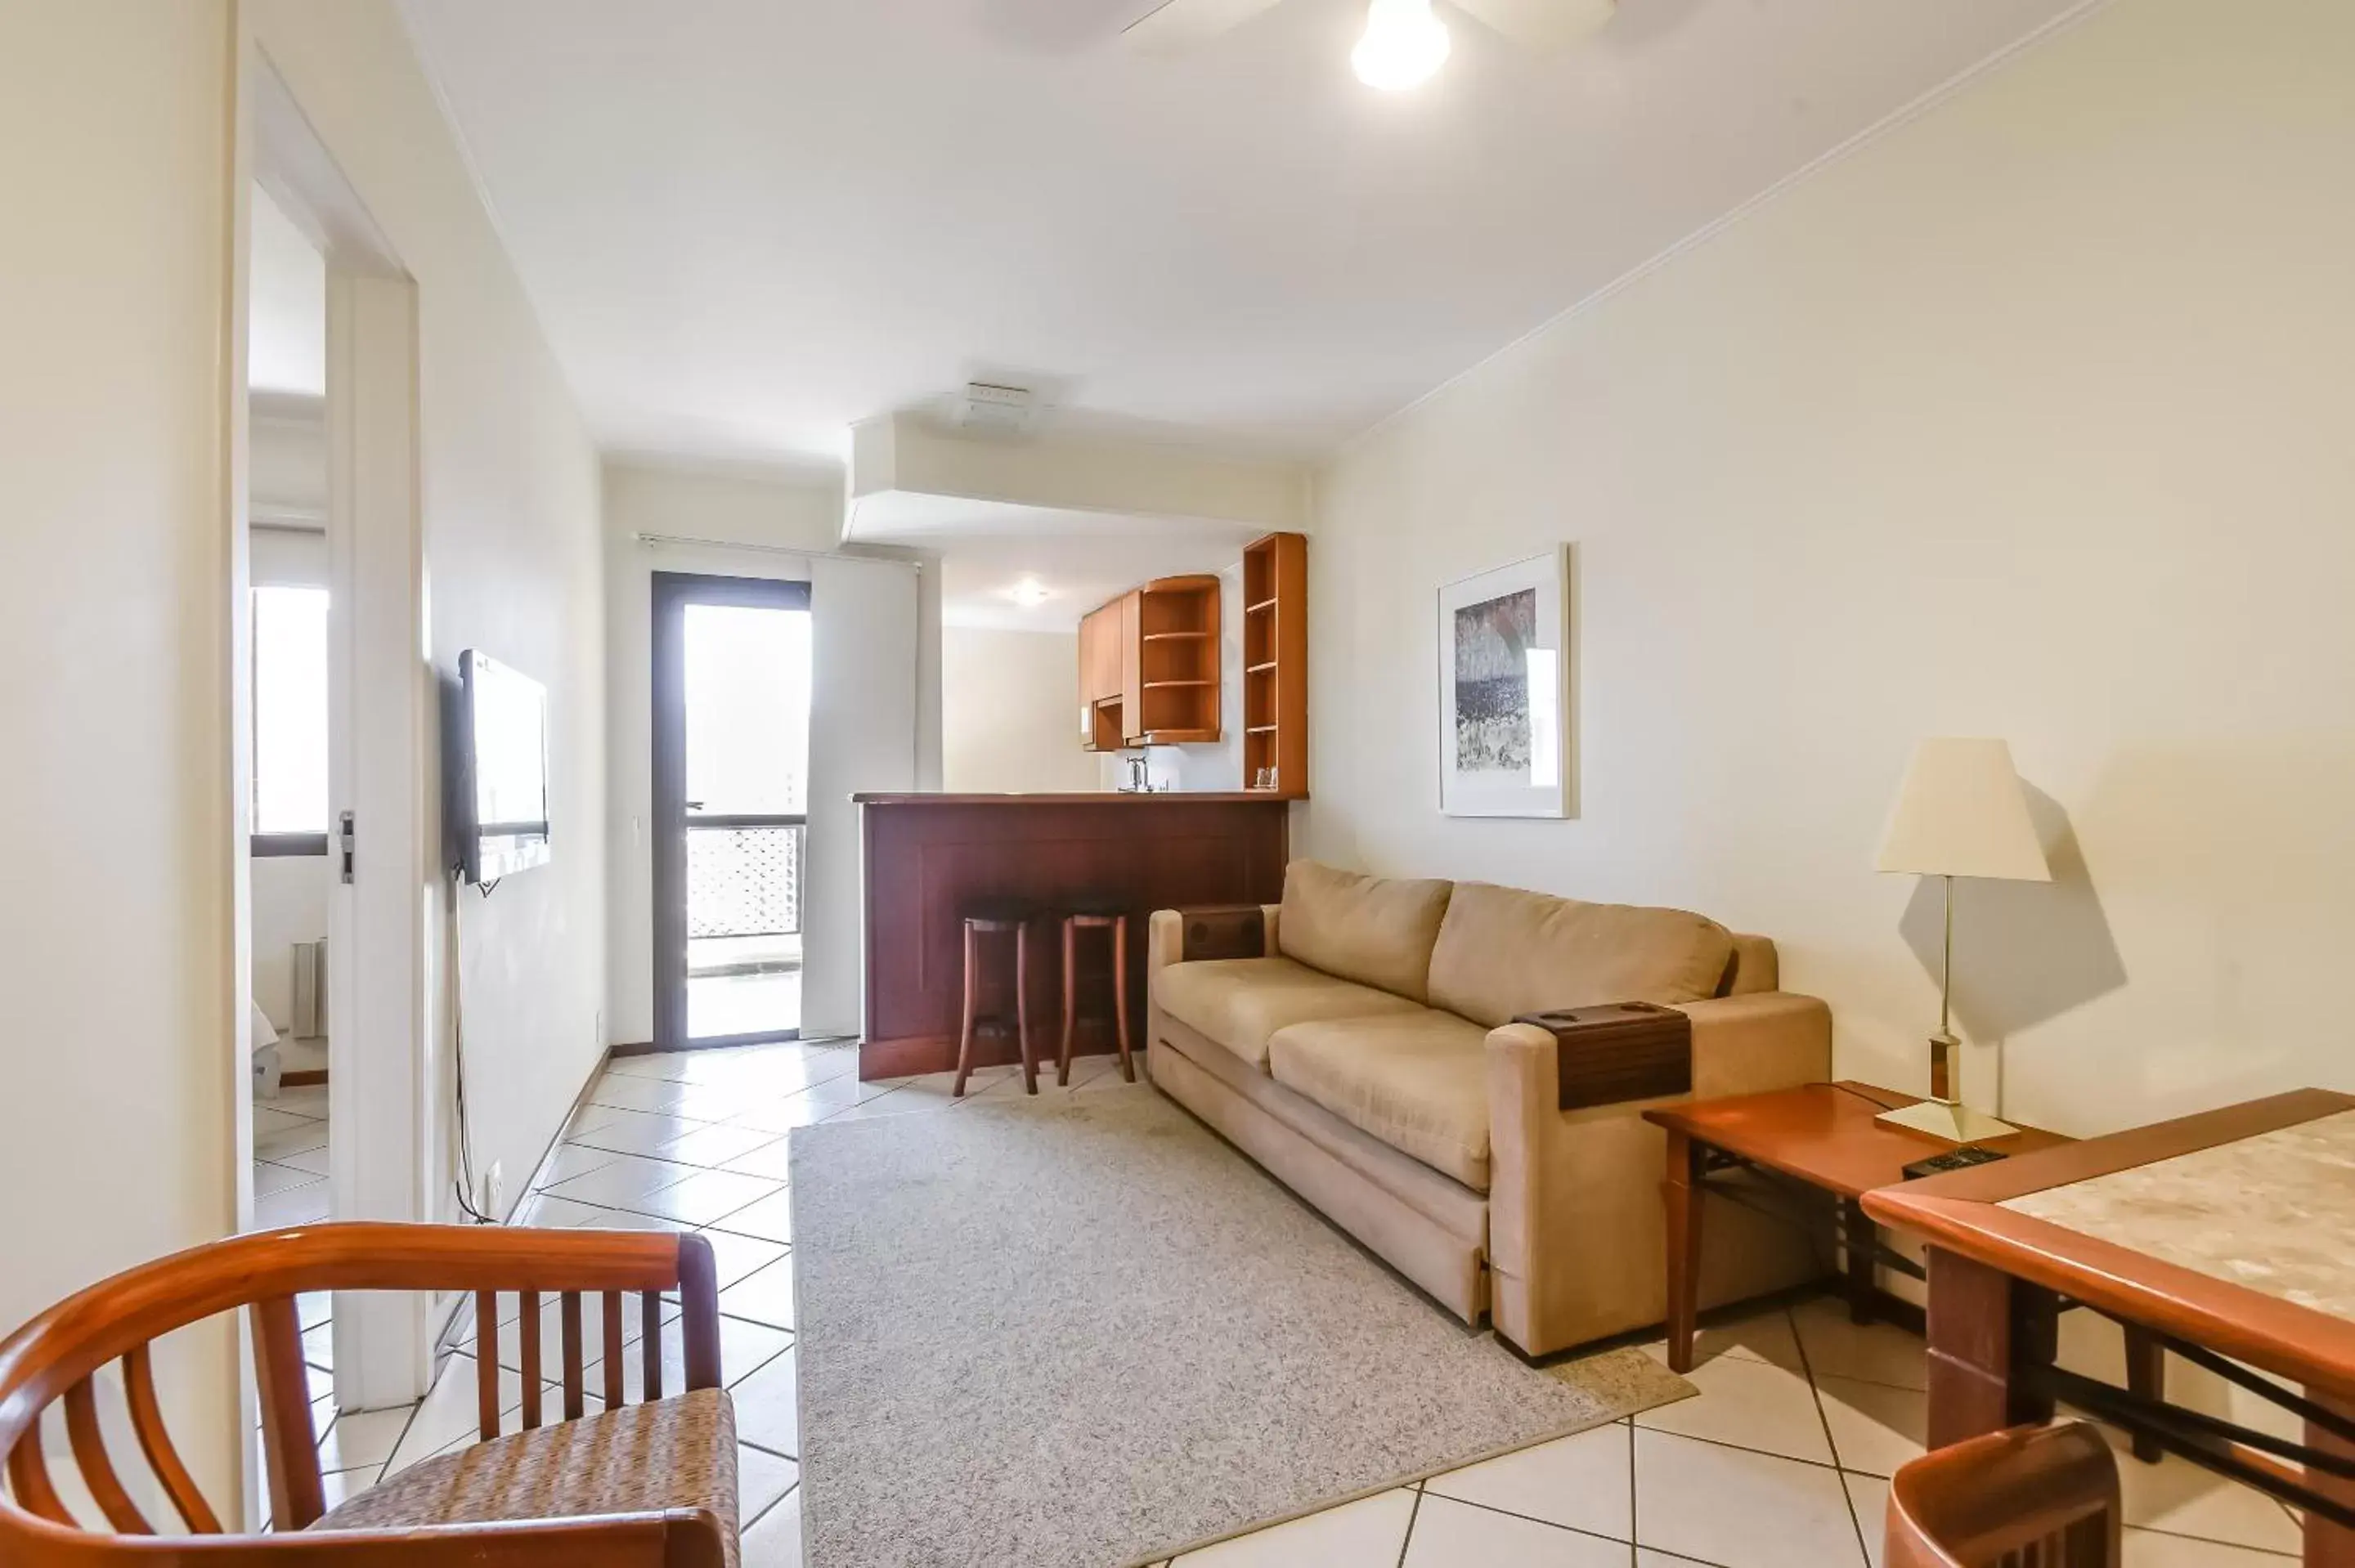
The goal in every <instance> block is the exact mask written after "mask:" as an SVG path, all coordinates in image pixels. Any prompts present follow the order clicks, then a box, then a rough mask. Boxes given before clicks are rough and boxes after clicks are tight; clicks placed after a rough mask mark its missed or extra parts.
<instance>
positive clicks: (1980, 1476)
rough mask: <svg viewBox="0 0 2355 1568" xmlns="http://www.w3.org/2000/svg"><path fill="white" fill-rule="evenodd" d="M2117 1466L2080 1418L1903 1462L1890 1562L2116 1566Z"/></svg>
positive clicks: (1892, 1495) (1893, 1567)
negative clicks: (1906, 1462)
mask: <svg viewBox="0 0 2355 1568" xmlns="http://www.w3.org/2000/svg"><path fill="white" fill-rule="evenodd" d="M2119 1526H2120V1520H2119V1512H2118V1467H2117V1461H2116V1460H2115V1458H2114V1457H2112V1456H2111V1454H2110V1446H2109V1445H2108V1444H2107V1443H2105V1442H2104V1441H2103V1440H2102V1435H2101V1434H2100V1433H2099V1432H2097V1431H2095V1430H2094V1428H2093V1427H2092V1426H2090V1425H2086V1424H2085V1423H2083V1422H2082V1421H2073V1422H2066V1423H2063V1424H2062V1425H2055V1426H2024V1427H2019V1428H2016V1429H2014V1430H2012V1431H2009V1432H1991V1433H1988V1434H1987V1436H1984V1437H1974V1438H1971V1439H1970V1440H1969V1441H1967V1442H1963V1443H1956V1444H1954V1445H1952V1446H1948V1447H1945V1448H1940V1449H1937V1450H1936V1451H1934V1452H1933V1453H1929V1454H1924V1455H1923V1457H1920V1458H1918V1459H1915V1460H1913V1461H1912V1462H1910V1463H1908V1464H1906V1465H1904V1466H1902V1467H1900V1468H1899V1470H1898V1472H1897V1474H1896V1476H1895V1477H1894V1478H1891V1481H1890V1485H1889V1524H1888V1540H1887V1543H1886V1546H1885V1548H1884V1550H1883V1552H1882V1561H1883V1564H1884V1568H2119V1563H2120V1561H2121V1557H2120V1546H2119V1534H2120V1529H2119Z"/></svg>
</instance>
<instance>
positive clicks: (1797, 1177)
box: [1644, 1081, 2070, 1372]
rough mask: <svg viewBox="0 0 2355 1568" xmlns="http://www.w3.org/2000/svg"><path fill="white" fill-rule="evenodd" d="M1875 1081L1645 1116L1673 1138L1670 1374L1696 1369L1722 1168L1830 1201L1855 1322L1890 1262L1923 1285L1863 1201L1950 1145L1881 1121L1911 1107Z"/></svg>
mask: <svg viewBox="0 0 2355 1568" xmlns="http://www.w3.org/2000/svg"><path fill="white" fill-rule="evenodd" d="M1919 1099H1920V1097H1919V1096H1916V1095H1902V1094H1899V1093H1897V1092H1896V1091H1894V1090H1891V1089H1883V1088H1876V1087H1874V1086H1872V1085H1870V1084H1859V1083H1853V1082H1846V1081H1843V1082H1840V1083H1837V1084H1803V1085H1801V1086H1799V1087H1797V1088H1796V1089H1776V1090H1774V1091H1771V1092H1770V1093H1767V1094H1763V1095H1736V1096H1732V1097H1726V1098H1723V1099H1711V1100H1687V1101H1685V1102H1684V1103H1682V1104H1680V1105H1671V1106H1662V1107H1658V1108H1657V1109H1654V1110H1647V1111H1646V1112H1645V1113H1644V1119H1645V1120H1646V1121H1650V1122H1654V1123H1657V1125H1659V1126H1660V1127H1663V1128H1667V1129H1668V1180H1667V1181H1666V1182H1664V1183H1663V1185H1662V1189H1661V1192H1662V1196H1663V1197H1664V1198H1665V1200H1666V1202H1667V1203H1668V1367H1669V1369H1670V1370H1671V1371H1674V1372H1690V1371H1691V1370H1692V1364H1693V1332H1694V1329H1695V1326H1696V1325H1695V1319H1696V1317H1697V1315H1698V1305H1699V1300H1698V1298H1699V1296H1700V1246H1701V1213H1702V1208H1703V1206H1704V1199H1705V1197H1706V1194H1707V1192H1708V1190H1709V1184H1710V1183H1709V1177H1710V1173H1711V1172H1712V1171H1723V1170H1728V1169H1731V1168H1733V1167H1737V1166H1747V1167H1750V1168H1753V1169H1754V1170H1759V1171H1768V1172H1771V1173H1773V1174H1774V1175H1776V1176H1780V1177H1782V1178H1784V1179H1785V1180H1787V1181H1796V1182H1798V1183H1800V1184H1801V1185H1803V1186H1806V1187H1810V1188H1814V1189H1817V1191H1820V1192H1828V1193H1829V1194H1831V1196H1832V1198H1833V1199H1834V1201H1835V1202H1838V1205H1839V1214H1840V1233H1841V1240H1842V1242H1843V1244H1844V1245H1846V1247H1847V1251H1848V1269H1847V1294H1848V1302H1849V1316H1850V1317H1851V1318H1853V1319H1855V1320H1856V1321H1857V1322H1859V1323H1869V1322H1870V1321H1872V1320H1873V1319H1874V1317H1875V1316H1876V1315H1877V1311H1876V1306H1875V1303H1876V1300H1877V1298H1879V1295H1880V1292H1879V1291H1878V1289H1877V1288H1876V1287H1874V1285H1873V1266H1874V1265H1875V1264H1876V1263H1886V1264H1888V1265H1889V1266H1891V1267H1892V1268H1896V1269H1898V1270H1900V1271H1901V1272H1902V1273H1906V1274H1912V1275H1915V1276H1919V1275H1920V1273H1921V1272H1922V1271H1921V1267H1920V1266H1919V1265H1917V1264H1915V1263H1913V1260H1912V1259H1910V1258H1906V1257H1902V1256H1899V1255H1896V1254H1895V1253H1892V1252H1891V1251H1890V1250H1889V1249H1888V1248H1887V1247H1886V1246H1884V1245H1881V1238H1880V1234H1879V1232H1878V1230H1877V1229H1876V1228H1875V1227H1874V1224H1873V1222H1872V1220H1871V1218H1870V1216H1869V1215H1867V1214H1866V1213H1865V1212H1864V1204H1863V1203H1862V1202H1861V1201H1860V1200H1861V1199H1862V1198H1863V1196H1864V1194H1865V1193H1867V1192H1871V1191H1872V1190H1873V1189H1874V1188H1876V1187H1887V1186H1891V1185H1893V1184H1895V1183H1897V1182H1900V1181H1904V1180H1905V1167H1906V1166H1908V1165H1910V1164H1912V1163H1913V1161H1915V1160H1921V1159H1924V1158H1926V1157H1927V1156H1929V1155H1933V1154H1935V1153H1938V1152H1939V1151H1940V1150H1945V1149H1948V1148H1951V1147H1952V1145H1950V1144H1947V1143H1945V1142H1943V1141H1942V1140H1940V1139H1933V1138H1929V1137H1925V1136H1924V1135H1923V1134H1921V1133H1918V1132H1912V1131H1909V1130H1907V1129H1905V1128H1895V1127H1891V1126H1889V1125H1888V1124H1886V1123H1884V1122H1881V1121H1877V1120H1875V1119H1874V1118H1876V1117H1878V1116H1879V1115H1880V1114H1881V1112H1882V1111H1884V1110H1894V1109H1897V1108H1899V1107H1904V1106H1910V1105H1913V1104H1915V1103H1917V1102H1918V1100H1919ZM2068 1141H2070V1140H2069V1139H2066V1138H2063V1137H2062V1136H2061V1135H2060V1134H2059V1133H2053V1132H2044V1131H2041V1130H2039V1129H2038V1128H2020V1130H2019V1132H2017V1133H2015V1134H2014V1135H2012V1136H2011V1137H2009V1138H2004V1139H1995V1140H1993V1141H1990V1142H1989V1143H1987V1145H1986V1146H1985V1147H1987V1148H1988V1149H1994V1150H2001V1151H2002V1152H2004V1153H2006V1154H2024V1153H2027V1152H2029V1151H2030V1150H2038V1149H2050V1148H2051V1147H2053V1146H2055V1145H2057V1144H2063V1143H2067V1142H2068Z"/></svg>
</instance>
